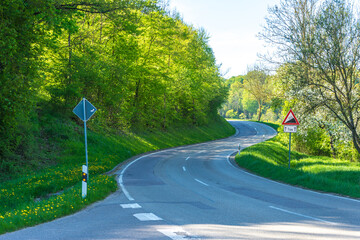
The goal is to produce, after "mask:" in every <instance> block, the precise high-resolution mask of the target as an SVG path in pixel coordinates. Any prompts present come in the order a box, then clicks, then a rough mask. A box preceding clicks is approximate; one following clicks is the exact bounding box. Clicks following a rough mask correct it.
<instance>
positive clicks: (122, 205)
mask: <svg viewBox="0 0 360 240" xmlns="http://www.w3.org/2000/svg"><path fill="white" fill-rule="evenodd" d="M120 206H121V207H122V208H141V206H140V205H139V204H137V203H130V204H120Z"/></svg>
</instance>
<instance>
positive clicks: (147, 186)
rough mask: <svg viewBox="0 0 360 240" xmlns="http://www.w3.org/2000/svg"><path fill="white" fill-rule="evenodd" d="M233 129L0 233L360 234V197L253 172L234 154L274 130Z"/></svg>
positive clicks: (138, 164)
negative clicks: (79, 206) (57, 214)
mask: <svg viewBox="0 0 360 240" xmlns="http://www.w3.org/2000/svg"><path fill="white" fill-rule="evenodd" d="M231 124H232V125H233V126H235V127H236V128H237V134H236V135H235V136H233V137H230V138H227V139H223V140H218V141H213V142H208V143H202V144H197V145H191V146H185V147H179V148H173V149H169V150H164V151H160V152H155V153H151V154H148V155H144V156H142V157H139V158H137V159H136V160H135V161H133V162H131V163H129V164H127V165H125V166H124V167H123V168H122V169H120V170H119V172H118V173H117V175H118V179H119V184H120V186H121V189H122V192H120V191H118V192H116V193H115V194H113V195H111V196H110V197H108V198H107V199H105V200H104V201H102V202H99V203H97V204H94V205H92V206H91V207H89V208H87V209H86V210H84V211H82V212H79V213H77V214H74V215H71V216H68V217H64V218H61V219H58V220H55V221H53V222H50V223H45V224H41V225H39V226H36V227H32V228H27V229H24V230H21V231H18V232H14V233H9V234H5V235H1V236H0V239H77V240H78V239H154V240H155V239H156V240H161V239H174V240H175V239H176V240H177V239H179V240H180V239H326V240H328V239H360V201H358V200H354V199H348V198H342V197H337V196H334V195H328V194H320V193H317V192H313V191H307V190H303V189H300V188H295V187H291V186H288V185H285V184H280V183H277V182H273V181H270V180H267V179H264V178H261V177H258V176H255V175H252V174H249V173H247V172H246V171H243V170H241V169H239V168H238V167H236V166H234V165H233V164H232V162H231V161H230V159H229V156H230V155H231V154H233V153H234V152H235V151H236V149H237V147H238V144H240V145H241V146H242V147H247V146H250V145H252V144H255V143H257V142H260V141H264V140H266V139H268V138H270V137H273V136H274V135H275V134H276V133H275V131H274V130H273V129H271V128H270V127H268V126H265V125H262V124H259V123H253V122H240V121H233V122H231Z"/></svg>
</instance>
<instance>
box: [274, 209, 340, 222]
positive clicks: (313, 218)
mask: <svg viewBox="0 0 360 240" xmlns="http://www.w3.org/2000/svg"><path fill="white" fill-rule="evenodd" d="M269 208H272V209H275V210H278V211H281V212H285V213H289V214H293V215H296V216H300V217H304V218H309V219H312V220H316V221H319V222H324V223H329V224H335V223H333V222H329V221H325V220H322V219H320V218H315V217H310V216H307V215H303V214H300V213H296V212H291V211H288V210H285V209H282V208H277V207H274V206H269Z"/></svg>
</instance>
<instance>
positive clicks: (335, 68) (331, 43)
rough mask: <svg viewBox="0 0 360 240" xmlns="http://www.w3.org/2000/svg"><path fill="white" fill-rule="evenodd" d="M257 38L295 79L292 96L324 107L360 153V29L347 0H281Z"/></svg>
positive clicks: (312, 107)
mask: <svg viewBox="0 0 360 240" xmlns="http://www.w3.org/2000/svg"><path fill="white" fill-rule="evenodd" d="M269 13H270V16H269V17H268V18H267V19H266V20H267V25H266V26H265V27H264V30H263V32H262V33H260V37H262V38H263V39H265V40H267V41H268V42H269V43H271V44H274V45H275V46H277V50H278V54H279V56H281V57H282V59H281V60H282V63H289V67H290V68H291V69H292V71H293V72H294V73H296V74H294V75H293V76H292V78H293V79H294V80H295V81H294V83H295V84H294V86H293V87H294V88H296V91H294V94H295V95H296V96H297V97H298V98H299V99H301V100H304V101H306V103H307V105H308V109H309V110H312V111H316V109H317V108H322V107H323V108H325V109H326V110H327V111H328V113H329V114H332V115H333V116H334V117H335V118H336V119H338V120H340V121H341V122H342V123H343V124H344V125H345V126H346V127H347V128H348V130H349V131H350V132H351V135H352V141H353V143H354V147H355V148H356V150H357V151H358V152H360V137H359V123H360V108H359V102H360V94H359V93H360V91H359V90H360V89H359V84H358V79H359V73H358V68H359V64H360V24H359V18H358V16H356V14H355V11H354V10H353V8H352V6H351V5H350V4H349V3H348V2H347V1H346V0H336V1H332V0H325V1H316V0H283V1H281V3H280V6H275V7H273V8H270V9H269Z"/></svg>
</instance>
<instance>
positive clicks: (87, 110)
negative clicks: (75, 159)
mask: <svg viewBox="0 0 360 240" xmlns="http://www.w3.org/2000/svg"><path fill="white" fill-rule="evenodd" d="M81 104H82V105H81ZM95 112H96V108H95V107H94V106H93V105H92V104H91V103H90V102H89V101H88V100H86V98H83V99H82V100H80V102H79V103H78V105H76V107H75V108H74V109H73V113H75V114H76V116H78V117H79V118H80V119H81V120H83V122H84V137H85V159H86V166H85V165H83V181H82V182H83V183H82V197H83V198H85V197H86V195H87V183H88V181H89V162H88V147H87V132H86V122H87V120H89V119H90V118H91V116H92V115H93V114H94V113H95Z"/></svg>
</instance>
